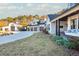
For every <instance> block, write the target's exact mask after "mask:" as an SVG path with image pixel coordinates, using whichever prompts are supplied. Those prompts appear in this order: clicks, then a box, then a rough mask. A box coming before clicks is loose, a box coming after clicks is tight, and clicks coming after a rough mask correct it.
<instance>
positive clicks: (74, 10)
mask: <svg viewBox="0 0 79 59" xmlns="http://www.w3.org/2000/svg"><path fill="white" fill-rule="evenodd" d="M51 25H52V27H53V30H52V32H53V34H56V35H62V34H63V33H65V35H70V36H78V37H79V4H76V5H75V6H73V7H71V8H69V9H67V10H65V11H64V12H63V13H62V14H60V15H59V16H57V17H56V18H54V19H53V20H52V21H51Z"/></svg>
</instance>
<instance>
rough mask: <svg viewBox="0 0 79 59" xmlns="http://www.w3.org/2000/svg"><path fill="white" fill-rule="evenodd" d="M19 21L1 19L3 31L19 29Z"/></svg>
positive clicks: (0, 28) (0, 23)
mask: <svg viewBox="0 0 79 59" xmlns="http://www.w3.org/2000/svg"><path fill="white" fill-rule="evenodd" d="M18 26H19V24H18V22H11V23H9V22H8V21H3V20H0V30H1V31H18Z"/></svg>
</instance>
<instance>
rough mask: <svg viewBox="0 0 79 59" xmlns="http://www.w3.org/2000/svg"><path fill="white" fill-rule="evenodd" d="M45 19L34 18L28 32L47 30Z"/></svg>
mask: <svg viewBox="0 0 79 59" xmlns="http://www.w3.org/2000/svg"><path fill="white" fill-rule="evenodd" d="M45 22H46V20H45V18H44V19H36V18H34V19H33V20H32V21H31V22H30V23H29V25H28V26H27V31H42V30H43V29H44V28H45Z"/></svg>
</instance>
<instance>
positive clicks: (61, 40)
mask: <svg viewBox="0 0 79 59" xmlns="http://www.w3.org/2000/svg"><path fill="white" fill-rule="evenodd" d="M53 40H54V41H55V42H56V43H57V44H58V45H62V46H64V47H66V48H69V49H75V48H76V46H77V45H79V42H78V43H77V42H74V41H71V40H69V39H67V38H64V37H61V36H53Z"/></svg>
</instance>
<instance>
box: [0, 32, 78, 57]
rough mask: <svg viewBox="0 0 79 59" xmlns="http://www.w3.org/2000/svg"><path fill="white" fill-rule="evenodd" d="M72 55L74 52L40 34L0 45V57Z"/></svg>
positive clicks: (49, 37) (48, 36)
mask: <svg viewBox="0 0 79 59" xmlns="http://www.w3.org/2000/svg"><path fill="white" fill-rule="evenodd" d="M72 53H73V54H72ZM74 54H75V52H72V51H70V50H69V49H66V48H64V47H63V46H58V45H57V44H56V43H55V42H53V41H52V40H51V36H50V35H47V34H44V33H42V32H40V33H36V34H34V35H33V36H31V37H28V38H25V39H23V40H18V41H15V42H11V43H7V44H3V45H0V55H5V56H6V55H7V56H10V55H11V56H17V55H21V56H22V55H23V56H67V55H68V56H69V55H74ZM77 55H78V54H77Z"/></svg>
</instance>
